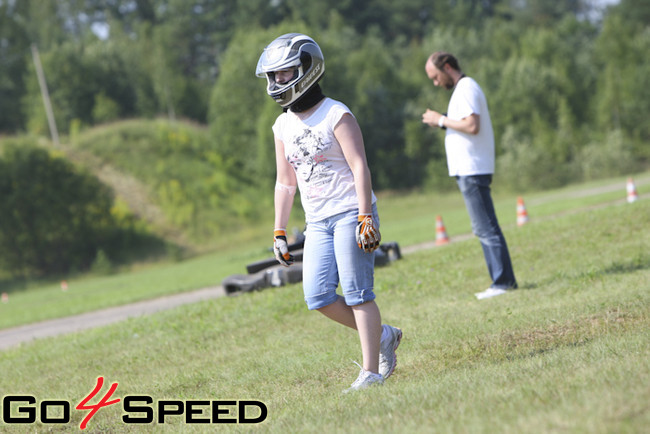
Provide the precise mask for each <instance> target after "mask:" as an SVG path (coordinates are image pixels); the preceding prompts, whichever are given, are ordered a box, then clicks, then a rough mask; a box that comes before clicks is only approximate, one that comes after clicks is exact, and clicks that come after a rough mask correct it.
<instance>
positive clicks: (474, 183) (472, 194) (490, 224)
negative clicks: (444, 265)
mask: <svg viewBox="0 0 650 434" xmlns="http://www.w3.org/2000/svg"><path fill="white" fill-rule="evenodd" d="M456 182H457V183H458V187H459V188H460V192H461V193H462V194H463V198H464V199H465V205H466V206H467V212H468V213H469V218H470V220H471V222H472V232H474V235H476V236H477V237H478V239H479V241H480V242H481V247H483V255H484V256H485V262H486V263H487V268H488V271H489V272H490V277H491V278H492V285H491V287H492V288H499V289H510V288H516V287H517V281H516V279H515V274H514V271H513V269H512V262H511V261H510V253H509V252H508V245H507V244H506V239H505V238H504V236H503V233H502V232H501V228H500V227H499V222H498V221H497V216H496V213H495V212H494V204H493V203H492V197H491V195H490V184H491V183H492V175H473V176H456Z"/></svg>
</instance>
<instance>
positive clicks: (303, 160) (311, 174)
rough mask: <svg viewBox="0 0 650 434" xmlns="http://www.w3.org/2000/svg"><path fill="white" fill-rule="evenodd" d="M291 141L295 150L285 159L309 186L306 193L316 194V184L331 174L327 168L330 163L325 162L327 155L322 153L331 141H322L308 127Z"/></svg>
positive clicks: (323, 182) (328, 178) (310, 195)
mask: <svg viewBox="0 0 650 434" xmlns="http://www.w3.org/2000/svg"><path fill="white" fill-rule="evenodd" d="M293 143H294V146H295V150H294V151H293V152H292V153H291V154H290V155H288V157H287V160H288V161H289V163H291V165H292V166H293V168H294V170H295V171H296V175H297V176H298V177H299V178H300V179H302V180H303V181H304V182H305V184H306V185H307V186H309V191H308V192H307V195H308V196H309V197H314V196H317V195H318V191H319V187H318V186H320V185H323V184H326V183H328V182H329V181H330V180H331V179H332V176H333V173H332V172H331V171H330V170H329V168H330V165H329V164H327V157H325V155H324V153H325V152H326V151H327V150H329V149H330V148H331V147H332V143H331V142H326V141H324V140H323V139H322V138H321V137H319V136H318V135H316V134H314V132H313V131H311V130H310V129H308V128H307V129H305V130H304V131H303V133H302V134H301V135H300V136H298V137H296V138H295V139H294V140H293Z"/></svg>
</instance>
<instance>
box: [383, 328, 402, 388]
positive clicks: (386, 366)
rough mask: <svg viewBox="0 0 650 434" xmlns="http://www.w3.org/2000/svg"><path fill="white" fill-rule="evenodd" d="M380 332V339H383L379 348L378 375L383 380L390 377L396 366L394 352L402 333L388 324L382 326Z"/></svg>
mask: <svg viewBox="0 0 650 434" xmlns="http://www.w3.org/2000/svg"><path fill="white" fill-rule="evenodd" d="M382 330H383V332H382V337H384V336H385V338H384V339H382V340H381V344H380V347H379V373H380V374H381V376H382V377H384V380H385V379H386V378H388V377H390V375H391V374H392V373H393V371H394V370H395V365H397V355H395V350H396V349H397V347H399V343H400V342H401V340H402V331H401V330H400V329H398V328H397V327H393V326H389V325H388V324H384V325H382Z"/></svg>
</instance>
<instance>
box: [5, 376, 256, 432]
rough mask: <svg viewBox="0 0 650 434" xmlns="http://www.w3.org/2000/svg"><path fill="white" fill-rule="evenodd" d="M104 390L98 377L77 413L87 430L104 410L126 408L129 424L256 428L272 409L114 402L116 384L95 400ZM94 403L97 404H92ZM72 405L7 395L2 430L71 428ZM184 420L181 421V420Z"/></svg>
mask: <svg viewBox="0 0 650 434" xmlns="http://www.w3.org/2000/svg"><path fill="white" fill-rule="evenodd" d="M103 386H104V377H98V378H97V383H96V385H95V388H94V389H93V390H92V391H91V392H90V393H89V394H88V395H87V396H86V397H85V398H83V399H82V400H81V401H79V403H78V404H77V405H75V407H74V410H77V411H82V412H87V413H86V414H85V417H84V418H83V420H82V421H81V423H80V424H79V428H80V429H82V430H84V429H86V427H87V426H88V424H89V423H90V421H91V420H92V418H93V417H94V416H95V414H97V412H98V411H100V410H101V409H102V408H104V407H109V406H113V405H120V403H121V406H122V410H123V414H122V422H123V423H125V424H150V423H158V424H164V423H166V421H167V420H168V418H172V417H175V418H176V420H182V422H184V423H186V424H211V423H212V424H235V423H246V424H255V423H261V422H263V421H264V420H265V419H266V417H267V415H268V409H267V408H266V405H265V404H264V403H263V402H261V401H249V400H220V401H217V400H184V401H181V400H158V401H155V402H154V399H153V398H152V397H151V396H148V395H127V396H125V397H123V398H113V394H114V393H115V391H116V390H117V386H118V383H113V384H111V386H110V387H109V389H108V391H107V392H106V394H105V395H104V396H102V397H101V398H99V399H97V400H95V398H96V397H97V395H98V394H99V392H100V390H101V389H102V387H103ZM91 401H94V402H95V403H94V404H92V403H91ZM71 412H72V408H71V404H70V403H69V402H68V401H65V400H60V399H59V400H57V399H49V400H41V401H40V402H39V401H38V400H37V399H36V397H34V396H32V395H5V396H4V397H3V398H2V412H1V413H0V414H1V416H2V417H1V419H0V429H1V428H2V426H3V425H28V424H34V423H39V422H40V423H42V424H44V425H47V424H57V425H63V424H69V423H70V420H71ZM179 418H181V419H179Z"/></svg>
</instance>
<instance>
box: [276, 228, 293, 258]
mask: <svg viewBox="0 0 650 434" xmlns="http://www.w3.org/2000/svg"><path fill="white" fill-rule="evenodd" d="M273 253H274V254H275V259H277V260H278V262H279V263H280V264H282V265H284V266H285V267H288V266H289V265H291V264H293V255H292V254H291V253H289V244H288V243H287V231H286V230H284V229H276V230H274V231H273Z"/></svg>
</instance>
